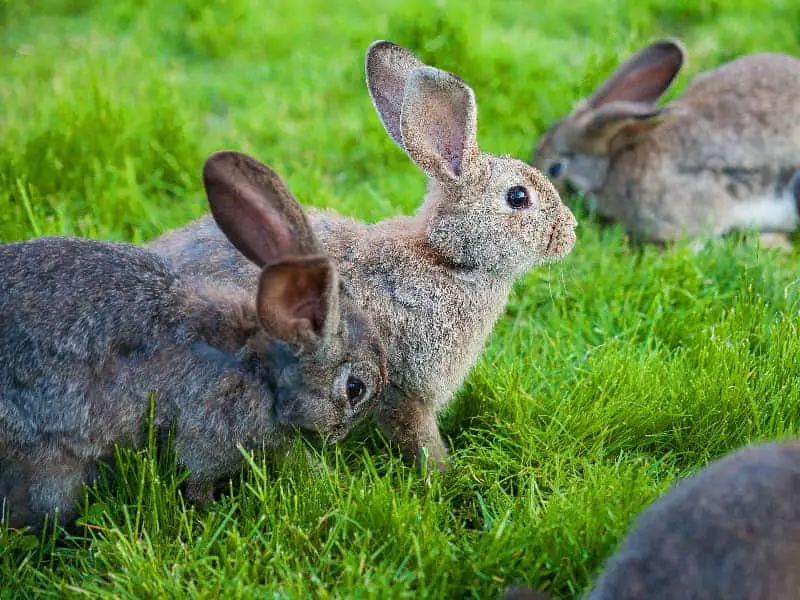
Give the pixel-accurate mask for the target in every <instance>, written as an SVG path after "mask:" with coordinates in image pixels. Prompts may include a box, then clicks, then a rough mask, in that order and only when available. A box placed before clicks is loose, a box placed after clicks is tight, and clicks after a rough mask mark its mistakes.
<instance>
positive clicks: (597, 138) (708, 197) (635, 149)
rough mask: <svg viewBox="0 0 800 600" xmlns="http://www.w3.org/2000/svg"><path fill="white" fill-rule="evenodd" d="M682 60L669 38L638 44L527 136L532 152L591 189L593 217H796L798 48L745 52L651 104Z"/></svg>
mask: <svg viewBox="0 0 800 600" xmlns="http://www.w3.org/2000/svg"><path fill="white" fill-rule="evenodd" d="M683 62H684V51H683V48H682V46H681V45H680V44H678V43H677V42H673V41H668V40H666V41H660V42H655V43H653V44H651V45H650V46H647V47H645V48H643V49H641V50H639V51H638V52H637V53H636V54H635V55H634V56H632V57H631V58H630V59H629V60H627V61H626V62H625V63H623V64H622V65H621V66H620V67H619V68H618V69H617V71H615V72H614V74H612V75H611V77H609V79H608V80H607V81H606V82H605V83H604V84H603V86H601V87H600V88H599V89H598V90H597V91H596V92H595V93H594V94H593V95H592V96H591V97H589V98H587V99H586V100H584V101H582V102H580V103H579V104H578V106H577V107H576V108H575V110H574V111H573V112H572V113H570V114H569V115H568V116H566V117H564V118H562V119H560V120H559V121H558V122H557V123H556V124H555V125H554V126H553V127H552V128H551V129H550V130H549V131H548V132H546V133H545V135H544V136H542V138H541V139H540V141H539V142H538V144H537V148H536V150H535V152H534V157H533V159H532V161H531V162H532V164H534V165H536V166H537V167H539V168H541V169H542V170H543V171H545V172H546V173H547V172H548V169H550V168H551V166H553V165H555V164H556V163H560V164H562V165H566V170H565V171H564V173H563V174H560V175H559V176H558V177H554V181H555V183H556V185H559V186H561V185H563V184H564V183H565V182H569V184H570V185H571V186H572V187H574V188H576V189H578V190H580V191H583V192H585V193H588V194H590V195H591V196H593V197H594V198H595V199H596V202H597V210H598V212H599V213H600V214H601V215H603V216H604V217H608V218H611V219H614V220H618V221H620V222H621V223H622V224H623V225H624V226H625V227H626V229H627V230H628V231H629V233H631V234H632V235H633V236H634V237H636V238H640V239H645V240H652V241H656V242H666V241H674V240H676V239H678V238H681V237H683V236H686V237H689V238H698V237H703V236H717V235H722V234H725V233H727V232H729V231H732V230H737V229H745V228H751V227H752V228H755V229H756V230H759V231H763V232H771V233H783V234H785V233H788V232H791V231H793V230H794V229H795V228H796V227H797V225H798V224H799V223H800V213H799V212H798V210H797V207H796V203H795V200H794V196H793V194H792V193H791V189H790V187H789V182H790V180H791V179H792V176H793V175H794V174H795V173H796V172H798V169H800V102H798V101H797V99H798V98H800V60H799V59H797V58H793V57H790V56H786V55H781V54H766V53H759V54H751V55H748V56H744V57H742V58H738V59H736V60H734V61H732V62H730V63H727V64H725V65H722V66H721V67H719V68H717V69H715V70H713V71H708V72H705V73H702V74H700V75H698V76H697V77H696V78H695V79H694V81H692V82H691V83H690V84H689V86H688V87H687V89H686V90H685V91H684V93H683V95H682V96H681V97H680V98H678V99H677V100H675V101H673V102H672V103H670V104H667V105H666V106H659V105H657V104H656V102H657V100H658V99H659V97H660V96H661V95H662V94H663V93H664V92H665V91H666V90H667V89H668V88H669V86H670V84H671V83H672V81H673V79H674V77H675V76H676V75H677V73H678V71H679V70H680V68H681V66H682V65H683Z"/></svg>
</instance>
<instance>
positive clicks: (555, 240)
mask: <svg viewBox="0 0 800 600" xmlns="http://www.w3.org/2000/svg"><path fill="white" fill-rule="evenodd" d="M577 226H578V221H577V220H576V219H575V216H574V215H573V214H572V211H571V210H569V209H568V208H566V207H564V209H563V214H562V215H560V216H559V218H558V219H556V222H555V223H554V224H553V228H552V230H551V231H550V239H549V240H548V242H547V247H546V249H545V253H544V254H545V257H546V258H551V259H561V258H564V257H565V256H566V255H567V254H569V253H570V252H571V251H572V249H573V248H574V247H575V242H576V240H577V236H576V235H575V228H576V227H577Z"/></svg>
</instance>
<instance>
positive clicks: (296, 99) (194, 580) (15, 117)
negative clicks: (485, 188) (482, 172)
mask: <svg viewBox="0 0 800 600" xmlns="http://www.w3.org/2000/svg"><path fill="white" fill-rule="evenodd" d="M798 22H800V4H798V3H797V2H795V1H794V0H772V1H769V2H767V1H761V0H726V1H725V2H722V1H721V0H700V1H695V0H691V1H690V0H678V1H672V0H669V1H668V0H635V1H634V0H579V1H576V2H553V3H538V4H537V3H530V2H522V1H513V2H512V1H509V2H502V3H500V2H496V3H495V2H492V3H489V2H485V3H482V4H477V3H464V2H455V1H453V2H443V1H439V2H435V3H434V2H422V0H408V1H405V2H399V1H389V0H387V1H386V2H384V3H382V6H381V8H376V5H375V4H374V3H373V2H366V1H363V0H351V1H349V2H347V3H344V2H342V3H328V2H322V1H320V0H293V1H292V2H266V1H260V0H225V1H220V2H216V3H208V2H202V1H200V0H182V1H169V0H159V1H155V0H141V1H139V2H133V1H132V0H108V1H106V2H92V1H91V0H37V1H29V2H19V1H18V0H0V56H1V57H2V58H1V59H0V134H1V135H2V139H3V143H2V145H1V146H0V241H10V240H16V239H23V238H29V237H33V236H38V235H45V234H77V235H83V236H90V237H97V238H107V239H121V240H131V241H134V242H141V241H143V240H148V239H151V238H153V237H155V236H157V235H159V234H160V233H161V232H163V231H165V230H166V229H168V228H171V227H177V226H180V225H181V224H183V223H185V222H187V221H189V220H190V219H192V218H194V217H196V216H198V215H200V214H202V212H203V211H204V210H205V206H204V197H203V194H202V189H201V182H200V176H199V172H200V167H201V165H202V161H203V160H204V158H205V157H206V156H207V155H208V154H210V153H211V152H213V151H215V150H218V149H221V148H236V149H240V150H243V151H246V152H250V153H252V154H253V155H255V156H256V157H258V158H260V159H261V160H264V161H266V162H268V163H269V164H271V165H272V166H273V167H275V168H276V169H277V170H278V171H279V172H281V173H282V174H283V175H284V176H285V177H286V179H287V180H288V182H289V184H290V186H291V187H292V189H293V190H294V192H295V193H296V195H297V196H298V197H299V198H300V199H301V200H302V201H303V202H304V203H306V204H307V205H314V206H331V207H335V208H337V209H338V210H340V211H341V212H343V213H346V214H351V215H356V216H358V217H359V218H362V219H365V220H367V221H376V220H379V219H381V218H383V217H386V216H388V215H392V214H398V213H410V212H412V211H413V210H414V209H415V207H416V206H417V205H418V203H419V202H420V199H421V197H422V193H423V191H424V180H423V178H422V176H421V175H420V173H419V172H418V171H417V170H416V169H415V168H414V166H413V165H412V164H411V163H410V161H408V160H407V159H406V158H405V156H404V155H403V154H402V153H401V152H399V151H398V150H397V149H396V148H395V146H394V145H393V144H392V143H391V142H390V141H389V140H388V138H387V137H386V135H385V134H384V132H383V129H382V127H381V125H380V123H379V121H378V119H377V118H376V116H375V115H374V113H373V110H372V108H371V105H370V103H369V99H368V96H367V93H366V89H365V85H364V82H363V52H364V50H365V49H366V47H367V45H368V44H369V42H370V41H372V40H374V39H378V38H385V39H392V40H394V41H397V42H399V43H401V44H404V45H407V46H409V47H411V48H412V49H414V50H415V51H417V52H418V53H419V54H420V56H421V57H422V58H423V59H424V60H426V61H428V62H430V63H433V64H435V65H437V66H440V67H443V68H446V69H450V70H454V71H456V72H457V73H459V74H460V75H461V76H462V77H464V78H465V79H466V80H467V81H468V82H469V83H470V84H471V85H472V86H473V87H474V89H475V92H476V96H477V99H478V105H479V110H480V114H479V122H480V127H479V138H480V141H481V144H482V145H483V147H484V148H485V149H487V150H489V151H493V152H499V153H511V154H514V155H517V156H520V157H523V158H527V157H528V156H529V154H530V149H531V147H532V144H533V142H534V140H535V139H536V137H537V136H538V135H539V134H540V133H541V132H542V131H543V130H544V129H545V128H546V127H547V125H548V124H549V123H551V122H552V121H553V120H554V119H556V118H558V117H559V116H561V115H562V114H563V113H564V112H566V111H567V110H569V108H570V107H571V106H572V105H573V104H574V103H575V102H576V101H577V100H578V99H579V98H580V97H581V96H582V95H584V94H586V93H588V92H589V90H591V89H592V88H593V87H594V86H595V85H597V84H598V83H599V82H600V81H601V80H602V78H603V76H604V75H605V74H607V73H608V72H609V71H610V70H611V69H612V68H613V67H614V65H615V64H616V63H617V62H618V61H619V59H620V58H621V57H623V56H625V55H627V54H629V53H630V52H631V51H632V50H633V49H635V48H637V47H638V46H640V45H641V44H643V43H645V42H646V41H649V40H651V39H653V38H655V37H658V36H665V35H669V36H677V37H680V38H681V39H682V40H683V41H684V42H685V43H686V45H687V47H688V49H689V57H690V58H689V65H688V68H687V70H686V72H685V73H684V74H683V75H682V76H681V77H680V79H679V81H678V83H677V86H676V89H675V90H674V91H673V92H671V95H674V94H676V93H678V92H679V91H680V90H681V89H682V88H683V87H685V85H686V83H687V81H688V80H689V79H690V76H691V75H692V74H694V73H697V72H698V71H701V70H703V69H706V68H710V67H712V66H713V65H716V64H719V63H720V62H722V61H724V60H727V59H729V58H731V57H733V56H736V55H739V54H742V53H745V52H749V51H753V50H756V49H764V50H775V51H784V52H790V53H794V54H800V33H798V31H800V30H798V29H797V26H796V24H797V23H798ZM576 211H577V214H578V216H579V219H580V221H581V227H580V228H579V239H578V243H577V246H576V248H575V250H574V252H573V254H572V255H571V256H570V257H569V258H568V259H567V260H566V261H564V262H563V263H562V264H559V265H554V266H549V267H545V268H541V269H538V270H535V271H534V272H532V273H531V274H529V275H528V276H527V277H525V278H524V280H522V281H521V282H520V283H519V285H517V287H516V288H515V290H514V293H513V295H512V297H511V299H510V302H509V305H508V310H507V313H506V315H505V316H504V318H503V319H502V320H501V321H500V323H499V324H498V326H497V328H496V331H495V334H494V336H493V337H492V339H491V341H490V343H489V344H488V346H487V349H486V352H485V354H484V356H483V357H482V358H481V360H480V361H479V362H478V364H477V365H476V366H475V368H474V369H473V371H472V372H471V374H470V376H469V378H468V380H467V381H466V383H465V385H464V387H463V389H462V390H461V391H460V392H459V394H458V395H457V397H456V399H455V401H454V402H453V404H452V406H451V408H450V409H449V410H448V411H447V412H446V413H445V414H443V415H442V418H441V424H442V428H443V431H444V432H445V434H446V435H447V436H448V437H449V439H450V442H451V447H452V449H453V457H454V463H455V467H456V468H455V469H454V470H453V471H451V472H449V473H445V474H438V473H436V474H418V473H416V472H415V471H413V470H412V469H409V468H407V467H405V466H403V464H402V463H401V461H400V460H399V459H398V458H397V456H396V455H395V454H394V451H393V450H392V449H391V448H389V447H387V445H386V444H385V443H384V442H383V441H382V440H381V439H380V438H379V436H378V435H377V434H375V433H374V432H372V431H370V430H369V429H365V430H362V431H360V432H358V433H357V434H356V435H354V436H353V437H352V439H351V440H349V441H348V442H346V443H344V444H342V445H341V446H340V447H338V448H328V449H325V450H324V451H322V453H321V454H319V455H313V454H309V452H307V449H306V448H304V447H302V445H301V444H298V445H297V446H296V447H294V448H292V449H291V450H290V451H289V452H288V454H287V456H286V458H285V459H284V460H281V461H276V460H273V459H272V458H269V457H261V456H255V457H252V458H251V460H249V462H248V465H247V466H246V467H245V468H244V469H243V472H242V474H241V477H238V478H236V480H235V481H233V482H231V484H230V489H229V493H228V494H226V495H224V496H223V498H222V499H221V500H220V501H219V502H217V503H215V504H214V505H213V506H212V507H211V508H210V509H209V510H206V511H202V512H199V511H196V510H195V509H193V508H190V507H186V506H184V504H183V502H182V500H181V495H180V492H179V484H180V482H181V480H182V478H183V476H184V474H183V473H181V471H180V470H179V469H177V468H176V466H175V461H174V457H171V456H169V455H165V456H156V454H155V453H154V451H153V450H152V448H147V449H143V450H141V451H138V452H133V451H125V452H122V453H121V455H120V460H119V463H120V464H119V468H118V469H117V470H116V472H114V473H110V472H108V473H106V474H105V475H104V477H103V478H102V479H101V480H100V481H99V482H98V483H97V485H96V486H95V487H94V488H93V489H92V490H91V491H90V492H88V496H87V500H86V506H85V510H84V514H83V516H82V523H83V524H84V526H83V527H81V528H80V529H79V531H78V532H77V533H76V534H74V535H66V534H64V533H58V534H52V533H51V534H46V535H43V536H41V537H33V536H30V535H19V534H15V533H9V532H4V531H0V597H32V596H37V597H38V596H42V597H48V596H50V597H56V596H57V597H73V596H74V597H99V596H107V597H115V598H140V597H184V596H191V597H198V598H207V597H222V596H224V597H226V598H250V597H259V598H263V597H274V598H278V597H281V598H306V597H319V598H335V597H336V598H338V597H359V598H362V597H363V598H372V597H375V598H378V597H379V598H412V597H413V598H420V597H473V598H492V597H496V595H497V594H498V593H499V592H500V591H501V590H502V589H503V588H504V587H505V585H507V584H508V583H511V582H515V581H527V582H529V583H532V584H534V585H537V586H539V587H540V588H542V589H544V590H547V591H548V592H549V593H551V594H552V595H553V596H554V597H555V598H573V597H579V596H580V593H581V591H582V590H584V589H585V588H586V587H587V586H588V584H589V583H590V581H591V578H592V576H593V575H594V574H595V573H596V572H597V570H598V569H599V568H600V567H601V565H602V563H603V560H604V559H605V558H606V557H607V556H608V555H609V554H610V553H612V552H613V550H614V548H615V547H616V545H617V544H618V542H619V540H620V539H621V537H622V536H623V535H624V534H625V532H626V530H627V528H628V526H629V525H630V523H631V520H632V519H633V518H634V517H635V515H636V514H637V513H638V512H639V511H640V510H641V509H642V507H644V506H645V505H647V504H648V503H649V502H651V501H652V500H653V499H654V498H656V497H657V496H658V495H659V494H661V493H662V492H663V490H665V489H666V488H667V487H668V486H669V485H670V483H671V482H672V481H673V480H674V479H675V478H677V477H680V476H683V475H685V474H688V473H691V472H692V471H694V470H695V469H697V468H698V467H701V466H702V465H704V464H705V463H706V462H707V461H709V460H711V459H713V458H715V457H718V456H720V455H722V454H724V453H727V452H729V451H730V450H732V449H734V448H736V447H739V446H741V445H742V444H745V443H748V442H750V441H754V440H760V439H771V438H780V437H784V436H788V435H794V434H796V433H797V427H798V423H800V362H799V361H798V360H797V356H798V354H800V341H799V340H800V337H799V336H798V321H797V315H798V308H800V300H799V299H798V281H800V280H799V279H798V273H799V272H800V270H798V262H799V261H798V253H797V252H792V253H788V254H780V253H777V252H775V251H766V250H762V249H760V248H759V247H758V246H757V244H756V243H755V242H754V241H753V239H752V237H748V236H746V235H743V236H736V237H731V238H728V239H725V240H721V241H719V242H717V243H713V244H709V245H708V246H707V247H706V248H705V249H704V250H702V251H701V252H699V253H697V254H693V253H692V252H691V251H690V250H689V248H688V246H686V245H678V246H677V247H675V248H673V249H670V250H668V251H661V250H658V249H655V248H650V247H646V248H632V247H630V245H629V244H628V241H627V239H626V237H625V235H624V233H623V232H622V230H621V229H620V228H619V227H601V226H600V225H599V224H598V223H596V222H595V221H594V220H593V218H592V217H591V216H590V215H587V214H585V213H584V212H583V211H582V210H580V208H577V209H576Z"/></svg>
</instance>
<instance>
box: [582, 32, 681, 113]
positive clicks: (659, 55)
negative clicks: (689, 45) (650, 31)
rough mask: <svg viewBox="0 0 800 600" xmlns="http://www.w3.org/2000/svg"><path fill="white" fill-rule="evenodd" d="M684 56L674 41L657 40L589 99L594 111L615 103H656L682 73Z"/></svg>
mask: <svg viewBox="0 0 800 600" xmlns="http://www.w3.org/2000/svg"><path fill="white" fill-rule="evenodd" d="M685 57H686V52H685V50H684V48H683V46H682V45H681V43H680V42H678V41H677V40H660V41H658V42H653V43H652V44H650V45H649V46H645V47H644V48H642V49H640V50H638V51H637V52H636V53H635V54H634V55H633V56H631V57H630V58H629V59H628V60H626V61H625V62H624V63H622V64H621V65H620V66H619V67H618V68H617V70H616V71H614V73H612V74H611V76H610V77H609V78H608V79H606V81H605V82H604V83H603V84H602V85H601V86H600V87H599V88H597V90H595V92H594V93H593V94H592V95H591V96H590V97H589V98H588V100H587V104H588V105H589V106H591V107H593V108H597V107H599V106H601V105H603V104H607V103H609V102H616V101H620V100H622V101H626V102H644V103H648V104H651V103H654V102H656V101H657V100H658V99H659V98H660V97H661V96H662V94H664V92H666V91H667V89H669V86H670V85H671V84H672V81H673V80H674V79H675V76H676V75H677V74H678V72H679V71H680V70H681V67H682V66H683V63H684V61H685Z"/></svg>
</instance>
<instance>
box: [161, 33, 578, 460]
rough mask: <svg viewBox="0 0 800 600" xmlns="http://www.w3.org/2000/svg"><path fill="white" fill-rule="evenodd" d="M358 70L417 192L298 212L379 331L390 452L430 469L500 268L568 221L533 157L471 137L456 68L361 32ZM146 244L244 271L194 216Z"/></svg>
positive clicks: (197, 264) (251, 281)
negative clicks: (498, 150)
mask: <svg viewBox="0 0 800 600" xmlns="http://www.w3.org/2000/svg"><path fill="white" fill-rule="evenodd" d="M366 75H367V87H368V90H369V93H370V96H371V98H372V101H373V105H374V107H375V109H376V110H377V112H378V115H379V116H380V118H381V120H382V122H383V125H384V127H385V129H386V131H387V133H388V134H389V136H390V137H391V139H392V140H393V141H394V142H395V143H396V144H397V145H398V146H399V147H400V149H401V150H403V151H404V152H405V153H406V154H407V155H408V156H409V158H410V159H411V160H412V161H413V162H414V163H415V164H416V165H417V167H419V168H420V169H421V170H422V172H423V173H424V174H425V175H426V176H427V177H428V180H429V185H428V191H427V195H426V197H425V201H424V203H423V205H422V206H421V208H420V209H419V210H418V211H417V213H416V214H415V215H414V216H397V217H394V218H389V219H387V220H384V221H382V222H379V223H375V224H369V225H367V224H364V223H361V222H359V221H357V220H355V219H352V218H349V217H345V216H341V215H338V214H336V213H335V212H333V211H328V210H311V211H309V217H310V219H311V223H312V227H313V229H314V232H315V233H316V235H317V237H318V238H319V240H320V242H321V244H322V246H323V247H324V249H325V251H326V252H328V253H329V254H330V255H331V256H333V257H334V258H335V260H336V261H337V264H338V267H339V271H340V273H341V276H342V280H343V282H344V285H345V286H346V287H347V289H349V290H350V292H351V294H352V295H353V297H354V298H356V299H357V301H358V302H359V303H360V304H359V306H360V307H362V308H363V309H364V310H365V311H366V312H368V313H369V314H370V315H371V316H372V318H373V320H374V321H375V323H376V324H377V325H378V327H379V328H380V329H381V336H382V339H383V340H384V343H385V344H386V348H387V351H388V355H389V382H388V384H387V386H386V387H385V388H384V390H383V392H382V393H381V395H380V398H379V399H378V405H377V407H376V410H375V413H374V414H375V421H376V422H377V424H378V425H379V427H380V428H381V429H382V431H383V432H384V434H385V435H386V437H387V438H389V439H391V440H394V441H395V442H396V443H398V445H399V447H400V450H401V452H402V454H403V455H404V456H406V457H407V458H409V459H416V460H417V462H418V463H419V464H420V466H425V467H427V466H435V467H438V468H440V469H442V470H444V469H447V468H449V463H450V461H449V456H448V452H447V448H446V446H445V444H444V442H443V441H442V438H441V435H440V433H439V430H438V427H437V423H436V416H437V412H438V411H440V410H441V409H442V408H443V407H444V406H446V405H447V403H448V402H449V401H450V399H451V397H452V395H453V393H454V392H455V391H456V390H457V389H458V388H459V387H460V386H461V384H462V382H463V380H464V378H465V376H466V374H467V372H468V370H469V369H470V367H471V366H472V365H473V363H474V362H475V361H476V360H477V358H478V356H479V354H480V352H481V351H482V348H483V346H484V344H485V342H486V340H487V338H488V337H489V335H490V333H491V332H492V329H493V326H494V324H495V321H496V320H497V318H498V317H499V315H500V314H501V313H502V311H503V310H504V307H505V304H506V302H507V298H508V295H509V293H510V291H511V288H512V285H513V284H514V282H515V281H516V280H517V279H518V278H520V277H521V276H522V275H523V274H525V273H526V272H527V271H528V270H529V269H531V268H532V267H534V266H535V265H538V264H541V263H544V262H548V261H552V260H557V259H562V258H564V257H565V256H566V255H567V254H568V253H569V252H570V251H571V250H572V248H573V246H574V244H575V231H574V230H575V227H576V226H577V222H576V220H575V217H574V216H573V215H572V213H571V212H570V210H569V209H568V208H567V207H566V206H565V205H564V204H563V203H562V202H561V199H560V197H559V195H558V192H557V191H556V189H555V188H554V187H553V185H551V183H550V182H549V181H548V180H547V178H546V177H545V176H544V175H543V174H542V173H540V172H539V171H538V170H536V169H534V168H532V167H530V166H528V165H526V164H525V163H524V162H523V161H521V160H516V159H513V158H511V157H509V156H494V155H490V154H486V153H483V152H481V151H480V149H479V148H478V143H477V139H476V128H477V109H476V105H475V97H474V93H473V91H472V89H471V88H470V87H469V86H468V85H467V84H466V83H465V82H464V81H462V80H461V79H460V78H458V77H457V76H455V75H453V74H451V73H448V72H445V71H442V70H439V69H437V68H434V67H431V66H428V65H425V64H423V63H422V62H421V61H420V60H419V59H418V58H417V57H416V56H414V55H413V54H412V53H411V52H410V51H409V50H407V49H405V48H402V47H401V46H398V45H396V44H394V43H392V42H389V41H377V42H373V43H372V44H371V45H370V46H369V49H368V50H367V53H366ZM243 160H244V159H243ZM252 160H255V159H252ZM149 248H151V249H153V250H154V251H156V252H158V253H160V254H161V255H163V256H165V257H167V258H169V259H170V260H172V261H174V263H175V264H176V265H178V267H179V268H180V269H181V271H184V270H188V271H192V272H193V273H194V274H195V276H198V277H201V278H202V277H212V278H216V279H219V280H220V281H229V282H233V283H234V284H236V285H242V286H247V287H250V288H252V286H253V285H255V278H254V272H253V271H252V270H249V271H243V270H242V268H241V266H240V265H241V263H242V261H241V260H240V259H239V258H238V257H237V256H236V253H235V250H234V248H233V247H232V246H231V245H230V244H229V243H228V242H227V241H226V240H225V239H224V236H223V235H222V233H221V232H220V231H219V229H218V228H217V227H216V226H215V225H214V223H213V222H212V221H211V220H210V219H208V218H205V219H200V220H199V221H195V222H193V223H190V224H189V225H188V226H186V227H184V228H183V229H179V230H177V231H172V232H168V233H167V234H165V235H163V236H162V237H160V238H158V239H156V240H155V241H153V242H151V243H150V244H149ZM234 263H239V264H234Z"/></svg>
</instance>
